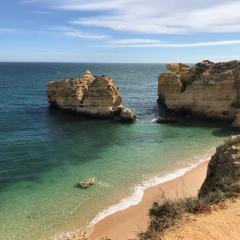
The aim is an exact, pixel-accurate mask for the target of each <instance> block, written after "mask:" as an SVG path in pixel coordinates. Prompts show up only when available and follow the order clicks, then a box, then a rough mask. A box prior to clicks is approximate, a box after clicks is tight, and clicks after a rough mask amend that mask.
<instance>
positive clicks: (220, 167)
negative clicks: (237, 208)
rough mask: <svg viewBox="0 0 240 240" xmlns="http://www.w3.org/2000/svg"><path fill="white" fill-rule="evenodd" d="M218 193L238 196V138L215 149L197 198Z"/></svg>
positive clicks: (239, 172) (231, 139) (239, 191)
mask: <svg viewBox="0 0 240 240" xmlns="http://www.w3.org/2000/svg"><path fill="white" fill-rule="evenodd" d="M219 191H221V192H223V193H224V194H228V195H233V194H240V136H235V137H232V138H230V139H229V140H227V141H226V142H225V143H224V144H223V145H221V146H220V147H218V148H217V150H216V153H215V154H214V155H213V156H212V158H211V160H210V162H209V165H208V172H207V176H206V180H205V181H204V183H203V185H202V187H201V189H200V192H199V196H200V197H204V196H205V195H207V194H209V193H211V192H212V193H214V192H219Z"/></svg>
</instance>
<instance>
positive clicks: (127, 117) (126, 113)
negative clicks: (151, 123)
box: [120, 108, 136, 122]
mask: <svg viewBox="0 0 240 240" xmlns="http://www.w3.org/2000/svg"><path fill="white" fill-rule="evenodd" d="M120 118H121V120H122V121H126V122H129V121H130V122H131V121H134V120H135V119H136V114H135V113H134V112H133V111H131V110H130V109H129V108H123V109H122V111H121V113H120Z"/></svg>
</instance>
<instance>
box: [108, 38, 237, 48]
mask: <svg viewBox="0 0 240 240" xmlns="http://www.w3.org/2000/svg"><path fill="white" fill-rule="evenodd" d="M111 44H112V46H118V47H135V48H136V47H141V48H143V47H145V48H194V47H209V46H226V45H240V40H225V41H212V42H195V43H170V42H163V41H158V40H155V39H122V40H115V41H112V42H111Z"/></svg>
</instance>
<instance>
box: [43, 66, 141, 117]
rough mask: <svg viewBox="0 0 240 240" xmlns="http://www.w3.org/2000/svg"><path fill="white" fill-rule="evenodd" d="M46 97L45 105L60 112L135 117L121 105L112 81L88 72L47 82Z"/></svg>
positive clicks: (116, 88) (120, 99)
mask: <svg viewBox="0 0 240 240" xmlns="http://www.w3.org/2000/svg"><path fill="white" fill-rule="evenodd" d="M46 94H47V97H48V102H49V103H50V104H51V105H52V106H56V107H58V108H60V109H64V110H68V111H72V112H77V113H81V114H86V115H91V116H96V117H108V118H119V119H122V120H125V119H128V121H134V120H135V119H136V115H135V114H134V113H133V112H132V111H131V110H129V109H127V108H125V107H124V106H123V103H122V98H121V96H120V94H119V91H118V87H117V86H116V84H115V83H114V81H113V79H112V78H110V77H107V76H104V75H102V76H94V75H92V73H91V72H90V71H89V70H87V71H86V72H85V73H84V74H83V76H80V77H73V78H68V79H65V80H58V81H52V82H49V83H48V85H47V92H46ZM127 114H128V116H127Z"/></svg>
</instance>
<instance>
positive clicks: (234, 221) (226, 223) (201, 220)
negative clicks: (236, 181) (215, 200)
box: [161, 199, 240, 240]
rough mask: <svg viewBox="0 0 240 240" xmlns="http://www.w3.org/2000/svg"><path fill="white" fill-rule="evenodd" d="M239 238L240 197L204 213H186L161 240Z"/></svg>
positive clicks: (227, 239)
mask: <svg viewBox="0 0 240 240" xmlns="http://www.w3.org/2000/svg"><path fill="white" fill-rule="evenodd" d="M180 239H181V240H203V239H204V240H216V239H217V240H239V239H240V199H236V200H231V201H230V200H229V201H226V202H225V203H224V205H221V207H216V209H215V211H213V212H212V213H210V214H204V215H192V214H191V215H189V214H188V215H186V216H185V217H184V219H183V220H181V221H180V222H179V223H178V224H177V226H176V227H173V228H171V229H168V230H167V231H166V232H165V233H164V236H163V237H162V238H161V240H180Z"/></svg>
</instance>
